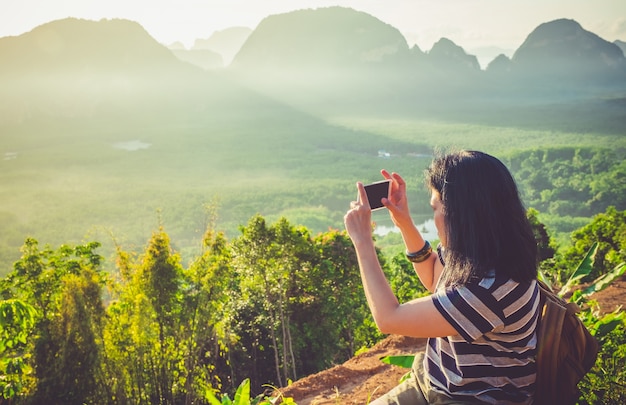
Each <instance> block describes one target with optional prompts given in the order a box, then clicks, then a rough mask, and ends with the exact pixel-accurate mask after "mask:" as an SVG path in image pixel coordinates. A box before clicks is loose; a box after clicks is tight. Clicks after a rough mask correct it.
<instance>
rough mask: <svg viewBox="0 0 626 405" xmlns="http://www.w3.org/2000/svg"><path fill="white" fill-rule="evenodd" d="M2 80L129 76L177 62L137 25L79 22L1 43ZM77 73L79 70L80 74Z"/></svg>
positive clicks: (56, 23) (69, 20)
mask: <svg viewBox="0 0 626 405" xmlns="http://www.w3.org/2000/svg"><path fill="white" fill-rule="evenodd" d="M0 55H2V60H3V63H2V64H0V75H24V74H30V73H33V74H37V75H41V74H44V75H50V74H59V73H63V72H67V69H68V68H71V69H74V68H79V70H80V71H81V72H82V73H84V74H89V73H96V72H104V71H106V72H107V73H109V74H113V73H124V74H126V73H128V72H135V73H136V72H139V71H143V72H144V73H145V72H146V70H147V71H148V72H149V71H152V70H154V69H159V68H170V67H175V66H176V58H175V57H174V55H172V53H171V52H170V51H168V50H167V49H166V48H165V47H163V46H162V45H160V44H159V43H157V42H156V41H155V40H154V39H153V38H152V37H150V35H149V34H148V33H147V32H146V31H145V30H144V29H143V27H142V26H141V25H139V24H138V23H136V22H132V21H128V20H121V19H113V20H101V21H98V22H96V21H90V20H82V19H75V18H67V19H63V20H58V21H53V22H50V23H47V24H44V25H41V26H39V27H36V28H35V29H33V30H32V31H30V32H28V33H25V34H23V35H20V36H17V37H5V38H0ZM74 70H76V69H74Z"/></svg>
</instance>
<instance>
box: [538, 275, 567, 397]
mask: <svg viewBox="0 0 626 405" xmlns="http://www.w3.org/2000/svg"><path fill="white" fill-rule="evenodd" d="M540 293H541V298H540V303H541V304H540V305H541V308H542V313H541V318H540V323H539V325H538V331H537V363H536V364H537V380H536V384H535V385H536V393H535V399H536V401H535V403H539V404H556V403H559V398H558V395H559V393H558V392H557V391H558V390H557V389H556V388H557V387H558V384H557V381H556V376H557V375H558V373H557V366H558V364H559V354H560V350H559V346H560V344H561V333H562V330H563V323H564V321H565V315H566V314H567V309H566V308H565V306H563V305H561V304H560V303H559V302H558V301H559V299H558V297H557V296H555V295H554V294H553V293H552V292H550V291H549V289H548V288H547V286H542V285H541V284H540Z"/></svg>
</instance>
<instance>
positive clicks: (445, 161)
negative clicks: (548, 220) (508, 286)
mask: <svg viewBox="0 0 626 405" xmlns="http://www.w3.org/2000/svg"><path fill="white" fill-rule="evenodd" d="M426 182H427V186H428V187H429V188H430V189H431V190H435V191H437V192H438V193H439V195H440V197H441V202H442V204H443V212H444V217H445V223H446V232H447V235H446V236H447V242H446V244H447V246H445V262H446V265H445V269H444V272H443V274H442V281H443V282H444V283H445V285H454V284H465V283H467V282H468V281H469V280H471V279H481V278H483V277H485V276H487V275H488V274H489V273H490V272H491V271H492V270H495V271H496V272H497V273H498V274H500V275H502V274H504V275H506V276H508V277H509V278H512V279H513V280H515V281H518V282H526V281H530V280H532V279H534V278H536V276H537V243H536V241H535V237H534V235H533V231H532V228H531V225H530V222H529V221H528V218H527V217H526V210H525V209H524V206H523V204H522V202H521V200H520V197H519V192H518V190H517V186H516V184H515V180H514V179H513V177H512V176H511V173H510V172H509V170H508V169H507V168H506V166H504V164H502V162H500V161H499V160H498V159H496V158H495V157H493V156H490V155H488V154H486V153H482V152H478V151H459V152H454V153H449V154H445V155H443V156H438V157H436V158H435V159H434V160H433V162H432V164H431V166H430V168H429V169H428V170H427V171H426Z"/></svg>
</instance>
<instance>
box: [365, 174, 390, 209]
mask: <svg viewBox="0 0 626 405" xmlns="http://www.w3.org/2000/svg"><path fill="white" fill-rule="evenodd" d="M390 185H391V181H390V180H382V181H377V182H376V183H371V184H366V185H365V186H364V187H365V193H366V194H367V200H368V201H369V203H370V208H371V209H372V211H373V210H378V209H381V208H384V205H383V203H382V202H381V199H383V198H389V186H390Z"/></svg>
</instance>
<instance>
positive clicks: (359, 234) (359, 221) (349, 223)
mask: <svg viewBox="0 0 626 405" xmlns="http://www.w3.org/2000/svg"><path fill="white" fill-rule="evenodd" d="M356 187H357V189H358V193H359V198H358V201H352V202H351V203H350V209H349V210H348V212H347V213H346V215H345V216H344V217H343V222H344V225H345V227H346V231H348V235H349V236H350V239H352V243H353V244H354V245H355V247H356V246H357V245H359V244H360V243H362V242H369V243H372V210H371V209H370V204H369V200H368V199H367V193H366V192H365V187H363V183H361V182H358V183H357V184H356Z"/></svg>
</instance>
